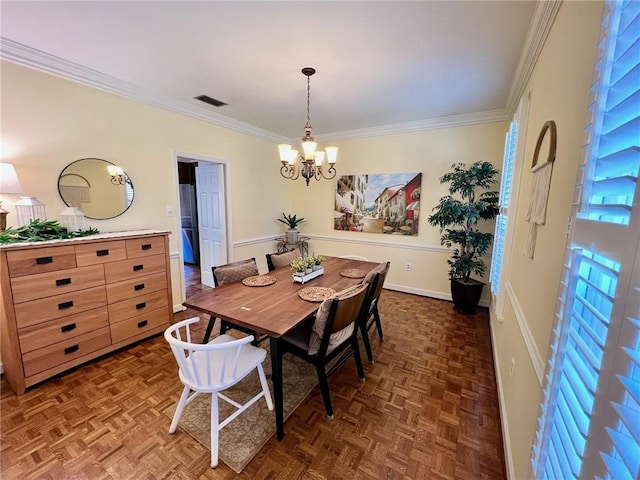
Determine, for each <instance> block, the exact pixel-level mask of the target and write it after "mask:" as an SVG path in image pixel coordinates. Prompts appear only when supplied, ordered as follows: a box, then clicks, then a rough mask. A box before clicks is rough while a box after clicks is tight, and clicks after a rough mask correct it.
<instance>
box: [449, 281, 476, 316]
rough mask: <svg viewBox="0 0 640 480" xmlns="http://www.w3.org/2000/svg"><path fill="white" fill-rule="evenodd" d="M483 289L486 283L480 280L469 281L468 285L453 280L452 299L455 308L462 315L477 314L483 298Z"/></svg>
mask: <svg viewBox="0 0 640 480" xmlns="http://www.w3.org/2000/svg"><path fill="white" fill-rule="evenodd" d="M482 287H484V283H482V282H479V281H478V280H469V282H468V283H464V282H463V281H462V280H460V279H454V280H451V298H452V299H453V306H454V308H455V309H456V310H458V311H459V312H462V313H475V311H476V307H477V306H478V302H479V301H480V297H481V296H482Z"/></svg>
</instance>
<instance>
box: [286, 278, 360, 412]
mask: <svg viewBox="0 0 640 480" xmlns="http://www.w3.org/2000/svg"><path fill="white" fill-rule="evenodd" d="M368 290H369V284H368V283H360V284H358V285H354V286H352V287H350V288H348V289H346V290H343V291H341V292H338V293H336V294H334V295H333V296H332V297H330V298H328V299H326V300H325V301H324V302H322V304H321V305H320V308H319V309H318V312H317V313H316V316H315V319H312V321H311V322H305V323H303V324H302V325H299V326H298V327H296V328H294V329H293V330H291V331H290V332H288V333H286V334H285V335H283V336H282V337H281V338H280V339H279V347H278V355H279V356H280V359H279V360H280V361H281V360H282V356H283V355H284V354H285V353H287V352H289V353H292V354H293V355H295V356H296V357H299V358H301V359H302V360H305V361H307V362H309V363H311V364H312V365H314V366H315V368H316V374H317V376H318V382H319V383H320V391H321V392H322V400H323V402H324V408H325V411H326V413H327V419H329V420H333V405H332V403H331V395H330V393H329V382H328V380H327V379H328V377H329V375H331V374H332V373H333V372H335V371H336V370H337V369H338V367H340V366H341V365H342V364H343V363H344V362H345V361H347V359H349V358H350V357H351V356H353V357H354V360H355V363H356V370H357V372H358V378H360V381H362V382H364V369H363V367H362V359H361V357H360V349H359V348H358V328H357V325H358V322H359V321H360V318H361V316H362V315H363V314H364V310H363V306H364V301H365V298H366V296H367V292H368ZM334 359H337V360H335V363H334V362H333V361H334ZM329 363H331V366H330V367H329V369H328V370H327V366H328V364H329Z"/></svg>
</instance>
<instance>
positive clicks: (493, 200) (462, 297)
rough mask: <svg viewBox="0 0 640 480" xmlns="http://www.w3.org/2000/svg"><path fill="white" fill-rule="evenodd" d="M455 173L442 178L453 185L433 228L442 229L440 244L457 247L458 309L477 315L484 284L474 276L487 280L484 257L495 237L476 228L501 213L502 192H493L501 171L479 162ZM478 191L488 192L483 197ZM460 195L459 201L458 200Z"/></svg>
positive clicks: (452, 273)
mask: <svg viewBox="0 0 640 480" xmlns="http://www.w3.org/2000/svg"><path fill="white" fill-rule="evenodd" d="M451 168H452V169H453V170H452V171H451V172H449V173H446V174H444V175H443V176H442V177H440V183H443V184H444V183H448V184H449V195H446V196H444V197H442V198H441V199H440V202H439V203H438V205H436V206H435V207H434V208H433V210H434V211H435V213H434V214H433V215H431V216H429V218H428V221H429V224H431V225H433V226H435V227H439V228H440V233H441V236H440V244H441V245H445V246H447V247H451V246H452V245H456V247H455V248H454V250H453V254H452V256H451V259H449V260H447V263H448V264H449V280H451V297H452V298H453V303H454V306H455V308H456V309H458V310H460V311H462V312H464V313H473V312H474V311H475V308H476V306H477V305H478V302H479V301H480V297H481V296H482V287H483V286H484V283H483V282H481V281H479V280H476V279H473V278H471V274H472V273H473V274H475V275H478V276H480V277H483V276H484V273H485V271H486V265H485V262H484V260H483V257H484V255H486V253H487V252H488V251H489V247H490V246H491V241H492V239H493V234H491V233H485V232H481V231H480V230H478V229H477V228H476V225H477V224H478V222H479V221H480V220H493V219H494V218H496V216H497V215H498V213H499V209H498V192H497V191H489V190H487V189H488V188H490V187H491V186H492V185H493V184H494V183H496V179H495V177H496V176H497V175H498V171H497V170H496V169H495V168H494V167H493V165H491V164H490V163H489V162H483V161H479V162H475V163H473V164H472V165H470V166H469V167H467V166H466V165H465V164H464V163H454V164H453V165H452V166H451ZM478 189H482V190H484V191H483V192H482V193H480V194H479V195H478V194H477V193H476V191H477V190H478ZM454 195H457V196H458V197H459V198H454Z"/></svg>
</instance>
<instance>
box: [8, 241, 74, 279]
mask: <svg viewBox="0 0 640 480" xmlns="http://www.w3.org/2000/svg"><path fill="white" fill-rule="evenodd" d="M7 263H8V264H9V275H10V276H11V278H13V277H22V276H24V275H33V274H35V273H44V272H53V271H54V270H64V269H65V268H74V267H75V266H76V251H75V249H74V247H73V245H63V246H58V247H46V248H37V249H36V248H34V249H28V250H16V251H14V252H7Z"/></svg>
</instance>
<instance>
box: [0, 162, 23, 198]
mask: <svg viewBox="0 0 640 480" xmlns="http://www.w3.org/2000/svg"><path fill="white" fill-rule="evenodd" d="M0 193H9V194H11V193H23V190H22V185H20V180H18V174H16V169H15V167H14V166H13V165H12V164H11V163H0Z"/></svg>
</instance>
